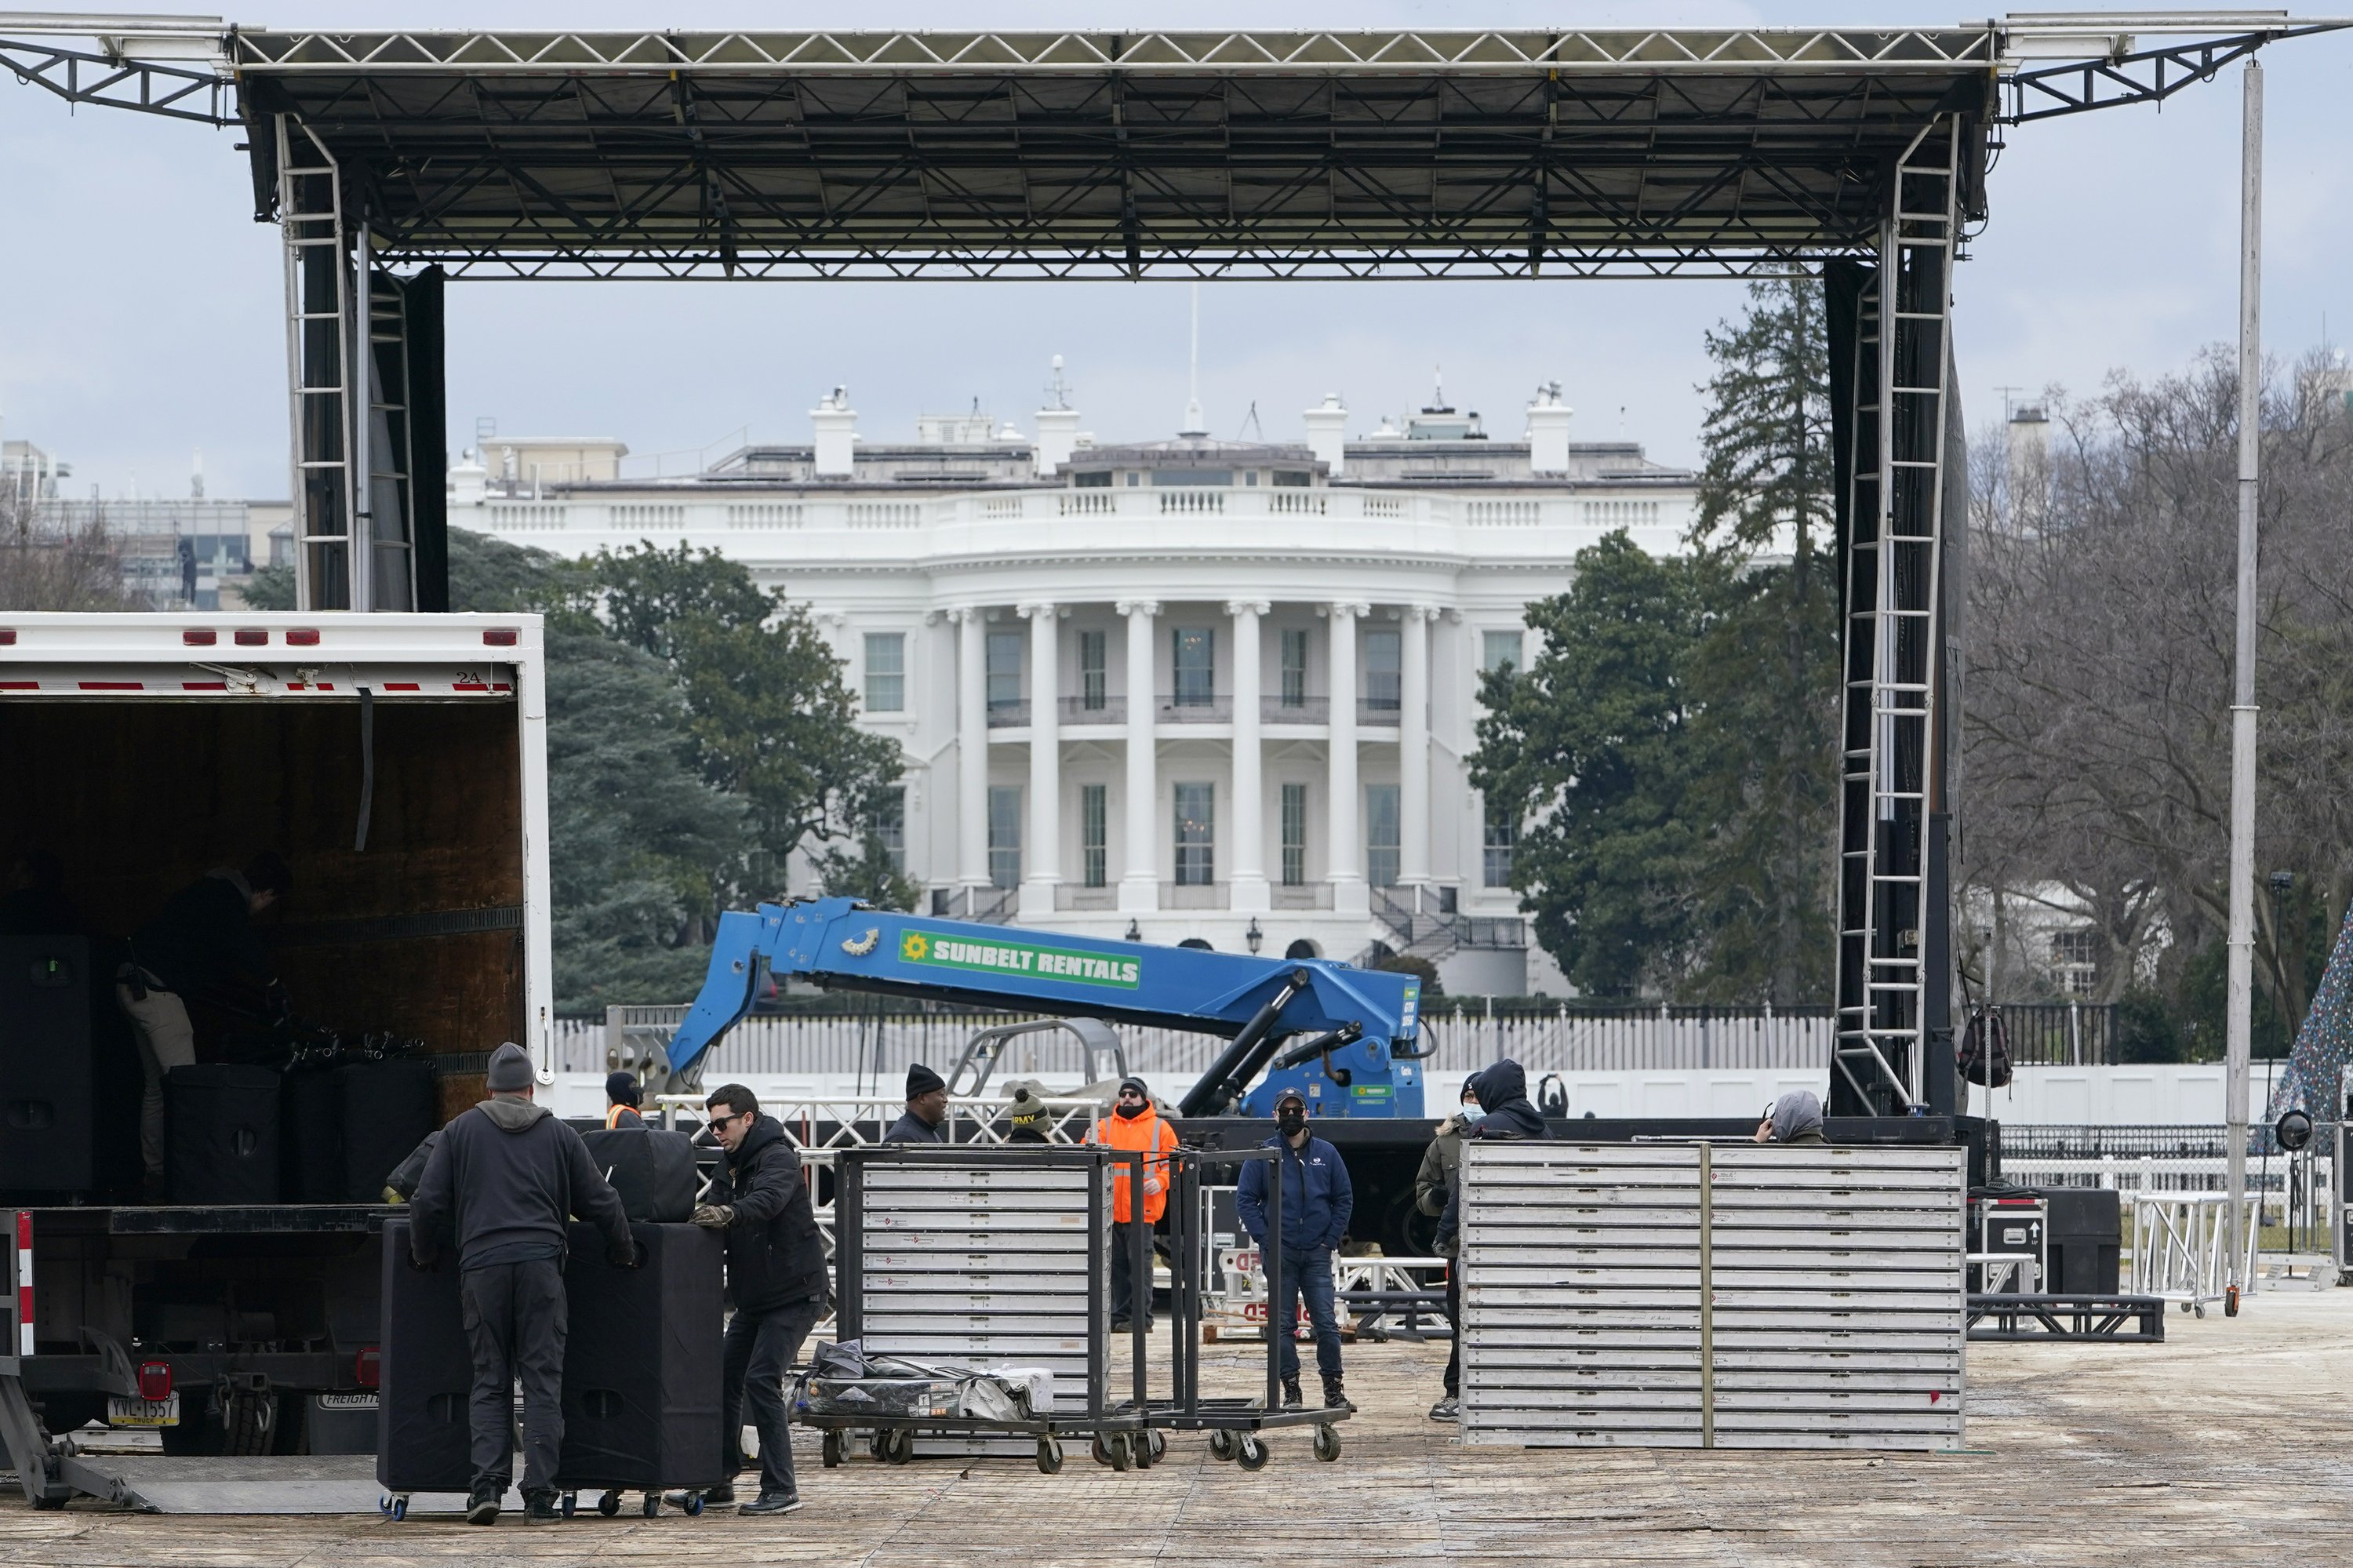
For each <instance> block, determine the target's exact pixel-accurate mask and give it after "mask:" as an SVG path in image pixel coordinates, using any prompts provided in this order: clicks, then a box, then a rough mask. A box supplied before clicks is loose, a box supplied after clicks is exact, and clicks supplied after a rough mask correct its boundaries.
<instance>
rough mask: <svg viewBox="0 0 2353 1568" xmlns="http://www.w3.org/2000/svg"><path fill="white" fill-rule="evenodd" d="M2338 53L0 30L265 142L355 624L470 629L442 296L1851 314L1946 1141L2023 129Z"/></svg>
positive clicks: (1108, 37) (1608, 40)
mask: <svg viewBox="0 0 2353 1568" xmlns="http://www.w3.org/2000/svg"><path fill="white" fill-rule="evenodd" d="M2345 25H2347V24H2344V23H2339V22H2332V21H2320V20H2298V19H2295V18H2293V17H2291V16H2288V15H2287V14H2286V13H2284V12H2279V13H2269V12H2214V13H2187V12H2178V13H2151V14H2116V15H2105V14H2098V13H2051V14H2043V15H2035V16H2012V17H2010V18H2007V19H2005V20H2002V21H1986V22H1977V23H1969V24H1964V25H1961V26H1954V27H1950V28H1905V27H1889V28H1880V29H1870V28H1854V29H1796V28H1792V29H1761V28H1745V29H1744V28H1728V29H1727V28H1716V29H1643V28H1618V29H1600V30H1563V31H1534V30H1517V31H1513V30H1505V31H1477V30H1451V31H1410V30H1399V31H1383V32H1362V33H1336V32H1240V31H1228V32H1216V31H1198V32H1151V31H1146V32H1135V33H1117V32H1097V33H1053V32H990V31H985V30H976V31H969V32H955V33H913V32H868V33H831V32H823V31H771V32H637V33H586V32H566V31H562V30H541V31H510V32H451V33H418V32H404V31H384V32H361V33H332V34H331V33H322V32H303V31H279V30H273V29H269V28H250V27H232V26H227V25H225V24H224V23H222V22H221V21H220V20H219V19H218V18H213V17H173V16H119V17H100V16H81V17H77V16H58V15H54V14H28V15H22V16H7V15H0V68H5V69H7V70H9V71H10V72H11V73H13V74H14V75H15V76H16V78H17V79H18V80H19V81H21V82H23V83H26V84H27V85H30V86H33V87H36V88H38V89H41V90H46V91H48V92H51V93H54V94H56V95H57V96H58V97H59V98H62V99H64V100H66V101H69V102H72V103H90V104H101V105H107V106H111V107H119V108H127V109H132V110H137V111H143V112H149V113H155V114H162V115H166V116H171V117H174V118H178V119H183V120H191V121H195V122H205V123H210V124H214V125H220V126H229V125H236V126H240V127H242V128H243V129H244V130H245V131H246V132H248V135H247V139H246V140H245V142H243V143H240V148H241V150H244V151H245V152H247V154H248V156H249V158H250V159H251V161H252V165H253V176H254V177H253V189H254V193H255V207H256V217H259V218H262V219H265V220H270V221H276V222H278V223H279V224H280V226H281V228H282V231H283V233H284V237H285V266H286V290H287V295H286V298H287V306H286V311H287V344H288V347H287V354H288V387H289V404H290V418H291V426H292V440H293V453H294V458H293V461H294V495H295V498H296V503H297V507H298V511H299V514H300V515H299V517H298V519H297V524H296V531H297V533H298V535H299V536H300V540H301V549H300V550H299V552H298V560H299V562H300V567H299V572H300V581H301V602H302V603H303V604H304V605H305V606H308V607H314V608H319V609H337V608H347V607H356V608H373V609H396V608H407V607H409V606H411V605H414V606H415V607H417V608H420V609H438V608H441V607H442V605H444V604H445V603H446V588H445V585H444V583H443V581H442V577H443V573H442V570H441V562H442V561H443V559H444V558H445V557H444V555H443V548H444V542H445V537H446V535H445V532H444V529H443V527H442V520H441V514H440V513H441V495H442V490H441V486H440V485H439V484H438V483H437V482H434V476H435V475H437V474H438V472H439V471H440V469H441V466H442V464H441V452H440V442H441V435H440V426H441V423H442V408H441V397H442V386H441V365H440V342H441V338H440V333H441V324H440V323H441V307H440V284H441V281H442V280H443V278H444V277H445V276H447V277H455V278H481V279H533V278H702V277H725V278H771V279H832V278H916V277H922V278H940V277H947V278H967V279H1013V278H1074V279H1075V278H1110V279H1130V280H1133V279H1139V278H1145V277H1154V278H1170V277H1175V278H1203V277H1240V278H1277V279H1293V278H1298V279H1307V278H1372V277H1377V278H1447V277H1509V278H1538V277H1735V278H1748V277H1760V276H1786V275H1788V274H1791V273H1793V272H1804V271H1820V272H1822V273H1824V274H1825V275H1826V277H1827V279H1828V281H1829V285H1830V287H1829V293H1830V295H1831V332H1832V349H1833V353H1832V364H1833V368H1832V376H1833V381H1834V396H1833V402H1834V404H1835V405H1836V408H1835V409H1834V418H1835V419H1836V421H1837V423H1838V424H1839V427H1840V434H1839V440H1838V445H1839V449H1840V463H1841V480H1840V488H1841V494H1840V509H1841V530H1840V532H1841V548H1842V550H1843V552H1844V560H1843V563H1842V566H1843V582H1844V588H1843V605H1842V613H1843V617H1844V627H1843V636H1844V643H1845V662H1844V664H1843V671H1844V685H1843V691H1842V726H1841V769H1840V778H1841V795H1840V829H1839V832H1840V838H1839V842H1838V849H1839V861H1838V863H1839V867H1840V874H1839V909H1838V912H1839V927H1838V929H1839V938H1838V976H1837V996H1836V1003H1837V1010H1838V1042H1839V1043H1838V1049H1837V1053H1836V1057H1835V1063H1836V1065H1835V1068H1834V1071H1833V1075H1832V1084H1831V1089H1832V1099H1833V1103H1834V1109H1836V1110H1837V1111H1838V1112H1839V1113H1841V1114H1850V1115H1852V1114H1858V1113H1862V1112H1867V1111H1878V1112H1882V1113H1901V1112H1905V1111H1908V1110H1911V1109H1914V1108H1925V1109H1929V1110H1946V1109H1951V1108H1954V1107H1953V1105H1952V1100H1953V1085H1952V1082H1951V1079H1952V1074H1951V1071H1950V1053H1951V1039H1950V1030H1949V1027H1948V1016H1947V1015H1948V1010H1949V1006H1950V1001H1951V996H1950V983H1951V975H1950V969H1951V959H1950V942H1949V931H1950V922H1951V914H1952V911H1951V907H1950V903H1951V897H1950V889H1949V882H1950V877H1949V874H1948V871H1947V836H1948V832H1949V824H1950V821H1951V813H1952V810H1953V805H1952V801H1951V800H1949V798H1948V780H1949V774H1950V753H1951V745H1950V738H1949V737H1950V734H1951V729H1952V713H1953V706H1954V705H1953V704H1952V702H1951V701H1950V682H1951V679H1952V669H1951V666H1952V664H1953V663H1954V662H1955V661H1954V658H1953V651H1954V648H1955V646H1956V641H1955V632H1954V627H1955V625H1956V620H1955V617H1954V615H1953V612H1952V608H1951V606H1950V605H1949V603H1948V598H1949V595H1950V591H1951V590H1950V587H1949V583H1950V577H1949V574H1948V573H1947V567H1946V561H1947V555H1948V553H1949V552H1950V551H1951V550H1953V549H1954V548H1955V547H1956V546H1957V543H1958V536H1957V535H1954V534H1952V533H1951V531H1950V527H1949V525H1950V524H1957V520H1958V518H1959V517H1960V515H1961V507H1960V505H1959V503H1958V500H1957V496H1956V494H1955V487H1957V485H1959V484H1961V483H1963V482H1964V476H1963V474H1962V471H1961V470H1962V464H1961V461H1960V459H1959V456H1958V452H1957V447H1958V435H1959V430H1960V426H1959V413H1958V408H1957V389H1956V388H1955V387H1954V385H1953V381H1952V377H1953V374H1954V372H1953V364H1954V361H1953V348H1952V320H1951V309H1952V303H1951V302H1952V290H1951V278H1952V270H1953V266H1954V263H1955V262H1956V261H1957V260H1958V259H1959V257H1960V254H1961V250H1960V247H1961V243H1962V240H1963V238H1964V234H1965V230H1966V228H1967V226H1968V225H1969V224H1971V223H1974V222H1977V221H1979V220H1981V219H1982V218H1983V217H1984V215H1985V200H1984V179H1985V174H1986V170H1987V166H1988V163H1989V155H1990V153H1991V151H1992V150H1993V148H1994V147H1995V146H1997V145H1998V140H1997V137H1996V135H1995V133H1994V128H1995V127H1997V126H2000V125H2001V124H2005V123H2009V124H2016V123H2021V122H2030V121H2036V120H2041V119H2045V118H2049V117H2051V116H2054V115H2063V114H2072V113H2079V112H2084V111H2090V110H2094V109H2103V108H2110V107H2116V106H2118V105H2125V104H2133V103H2155V102H2161V101H2164V100H2165V99H2167V98H2168V97H2170V96H2172V95H2173V94H2174V93H2176V92H2178V91H2179V90H2181V89H2182V88H2183V87H2185V86H2187V85H2189V83H2190V82H2193V81H2198V80H2203V79H2211V76H2212V75H2213V73H2214V72H2215V71H2216V70H2218V69H2220V68H2221V66H2222V65H2224V64H2227V63H2229V62H2230V61H2232V60H2234V59H2238V58H2242V57H2244V56H2246V55H2248V54H2250V53H2252V52H2253V50H2255V49H2256V48H2260V47H2261V46H2263V44H2265V43H2269V42H2273V41H2275V40H2278V39H2281V38H2285V37H2295V36H2298V35H2301V34H2305V33H2312V32H2318V31H2324V30H2327V29H2329V28H2332V27H2336V26H2345ZM61 38H62V39H69V40H72V42H71V43H69V44H60V43H58V41H57V40H58V39H61ZM2149 39H2154V40H2157V41H2156V42H2154V43H2153V44H2146V45H2145V42H2144V40H2149ZM416 480H421V481H423V482H421V483H420V482H413V481H416Z"/></svg>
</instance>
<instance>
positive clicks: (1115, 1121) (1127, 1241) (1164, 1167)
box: [1087, 1076, 1176, 1334]
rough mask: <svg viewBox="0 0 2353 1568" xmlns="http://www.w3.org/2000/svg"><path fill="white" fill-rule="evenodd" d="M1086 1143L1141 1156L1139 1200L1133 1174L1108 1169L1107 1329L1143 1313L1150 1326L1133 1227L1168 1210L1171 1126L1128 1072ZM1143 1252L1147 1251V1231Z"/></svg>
mask: <svg viewBox="0 0 2353 1568" xmlns="http://www.w3.org/2000/svg"><path fill="white" fill-rule="evenodd" d="M1087 1141H1088V1142H1089V1143H1099V1144H1102V1145H1103V1147H1104V1148H1106V1149H1117V1150H1125V1151H1127V1152H1130V1153H1136V1154H1143V1155H1145V1156H1147V1158H1146V1159H1145V1162H1144V1193H1143V1202H1141V1203H1140V1204H1139V1203H1138V1202H1137V1201H1136V1194H1135V1192H1134V1176H1133V1175H1132V1174H1131V1171H1130V1168H1129V1167H1127V1166H1125V1165H1115V1166H1113V1167H1112V1177H1111V1221H1112V1224H1111V1331H1112V1332H1113V1333H1114V1334H1125V1333H1129V1332H1132V1331H1133V1330H1134V1326H1135V1314H1136V1312H1137V1311H1139V1310H1141V1311H1142V1312H1143V1314H1144V1326H1145V1329H1147V1330H1149V1329H1150V1328H1151V1327H1152V1276H1151V1274H1150V1273H1149V1271H1148V1268H1147V1272H1146V1273H1145V1277H1144V1287H1143V1296H1144V1301H1143V1305H1142V1307H1141V1308H1139V1307H1138V1306H1137V1304H1136V1299H1135V1298H1136V1294H1137V1291H1136V1280H1135V1250H1134V1249H1135V1245H1136V1234H1135V1227H1136V1226H1138V1225H1142V1226H1143V1227H1144V1228H1145V1231H1146V1232H1147V1233H1149V1232H1150V1230H1151V1229H1152V1227H1153V1226H1155V1225H1156V1224H1159V1223H1160V1216H1161V1215H1162V1214H1164V1213H1167V1211H1168V1153H1169V1151H1170V1150H1173V1149H1175V1148H1176V1128H1173V1127H1170V1126H1169V1125H1168V1124H1167V1123H1166V1121H1163V1120H1162V1119H1161V1118H1160V1113H1159V1112H1158V1111H1157V1110H1155V1108H1153V1104H1152V1091H1151V1090H1150V1089H1149V1088H1146V1087H1145V1083H1144V1080H1143V1079H1142V1078H1138V1077H1134V1076H1129V1077H1125V1078H1122V1079H1121V1080H1120V1081H1119V1095H1118V1097H1117V1098H1116V1099H1114V1100H1113V1102H1112V1107H1111V1115H1109V1116H1107V1117H1105V1118H1103V1119H1102V1120H1101V1121H1099V1122H1097V1123H1095V1126H1094V1130H1093V1131H1092V1132H1090V1133H1089V1134H1087ZM1150 1246H1151V1243H1150V1240H1149V1237H1148V1235H1147V1237H1146V1240H1145V1256H1146V1257H1149V1256H1150V1255H1151V1251H1150Z"/></svg>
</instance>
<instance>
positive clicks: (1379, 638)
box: [1365, 631, 1405, 713]
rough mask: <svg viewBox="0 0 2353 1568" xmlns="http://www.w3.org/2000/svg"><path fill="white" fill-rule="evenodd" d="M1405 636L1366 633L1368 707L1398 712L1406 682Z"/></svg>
mask: <svg viewBox="0 0 2353 1568" xmlns="http://www.w3.org/2000/svg"><path fill="white" fill-rule="evenodd" d="M1404 635H1405V634H1404V633H1403V632H1398V631H1367V632H1366V633H1365V706H1366V707H1367V708H1369V709H1371V710H1372V711H1373V712H1375V713H1395V712H1397V710H1398V704H1399V699H1400V695H1401V694H1402V692H1403V690H1404V683H1405V653H1404V647H1403V643H1404Z"/></svg>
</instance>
